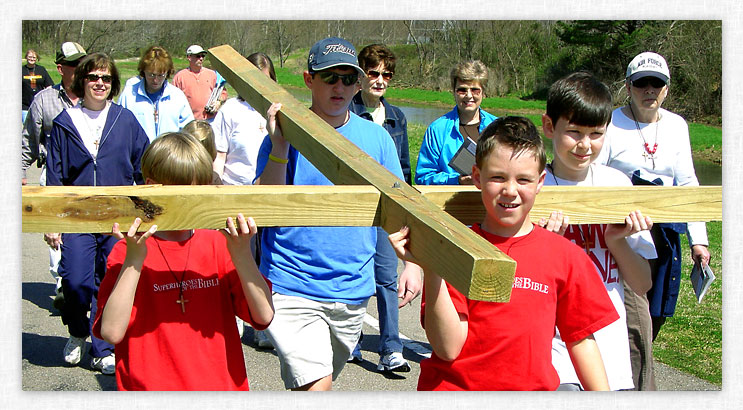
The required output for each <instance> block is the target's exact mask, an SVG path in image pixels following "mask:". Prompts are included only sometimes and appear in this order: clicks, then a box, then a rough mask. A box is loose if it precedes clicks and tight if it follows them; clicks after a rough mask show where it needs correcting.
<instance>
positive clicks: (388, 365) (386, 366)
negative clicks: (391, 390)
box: [377, 352, 410, 372]
mask: <svg viewBox="0 0 743 410" xmlns="http://www.w3.org/2000/svg"><path fill="white" fill-rule="evenodd" d="M377 371H379V372H409V371H410V365H409V364H408V362H407V360H405V359H404V358H403V357H402V353H400V352H392V353H388V354H386V355H384V356H382V357H380V358H379V364H378V365H377Z"/></svg>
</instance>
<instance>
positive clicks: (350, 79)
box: [315, 71, 359, 87]
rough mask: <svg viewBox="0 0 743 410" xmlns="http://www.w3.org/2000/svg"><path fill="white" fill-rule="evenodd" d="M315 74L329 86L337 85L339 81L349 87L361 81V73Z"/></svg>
mask: <svg viewBox="0 0 743 410" xmlns="http://www.w3.org/2000/svg"><path fill="white" fill-rule="evenodd" d="M315 74H317V75H319V76H320V79H321V80H322V81H323V82H324V83H325V84H328V85H333V84H335V83H337V82H338V80H339V79H340V80H341V81H342V82H343V85H345V86H346V87H348V86H349V85H354V84H356V82H357V81H359V73H351V74H337V73H334V72H332V71H319V72H317V73H315Z"/></svg>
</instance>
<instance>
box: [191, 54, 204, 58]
mask: <svg viewBox="0 0 743 410" xmlns="http://www.w3.org/2000/svg"><path fill="white" fill-rule="evenodd" d="M191 57H196V58H204V57H206V54H191Z"/></svg>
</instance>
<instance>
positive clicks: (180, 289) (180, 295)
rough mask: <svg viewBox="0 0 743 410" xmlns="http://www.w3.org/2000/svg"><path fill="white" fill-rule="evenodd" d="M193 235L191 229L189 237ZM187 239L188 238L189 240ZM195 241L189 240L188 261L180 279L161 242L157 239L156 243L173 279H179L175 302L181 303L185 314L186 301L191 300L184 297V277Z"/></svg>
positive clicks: (184, 265)
mask: <svg viewBox="0 0 743 410" xmlns="http://www.w3.org/2000/svg"><path fill="white" fill-rule="evenodd" d="M192 237H193V231H191V234H190V236H189V237H188V239H191V238H192ZM188 239H187V240H188ZM192 243H193V241H190V240H189V241H188V252H187V253H186V263H185V264H183V273H181V279H180V280H178V277H177V276H175V273H174V272H173V269H171V268H170V263H169V262H168V258H166V257H165V253H164V252H163V250H162V248H161V247H160V242H159V241H158V240H157V239H155V245H157V249H159V250H160V254H161V255H162V256H163V260H164V261H165V265H166V266H167V267H168V270H169V271H170V274H171V275H173V279H175V280H177V281H178V299H176V301H175V303H178V304H179V305H181V312H182V313H183V314H184V315H185V314H186V303H187V302H189V300H188V299H184V298H183V279H185V278H186V267H187V266H188V259H189V257H190V256H191V244H192Z"/></svg>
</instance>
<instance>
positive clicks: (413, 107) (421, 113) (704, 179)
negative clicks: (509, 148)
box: [289, 88, 722, 185]
mask: <svg viewBox="0 0 743 410" xmlns="http://www.w3.org/2000/svg"><path fill="white" fill-rule="evenodd" d="M289 92H290V93H291V94H292V95H293V96H294V98H296V99H298V100H299V101H302V102H305V103H309V102H310V92H309V90H308V89H295V88H292V89H289ZM397 107H399V108H400V109H401V110H402V112H403V114H405V118H407V119H408V122H410V123H416V124H430V123H432V122H433V121H434V120H435V119H436V118H439V117H440V116H442V115H444V114H446V113H447V112H449V111H451V109H452V108H453V107H454V102H453V101H452V106H451V107H446V108H444V107H432V106H430V105H417V104H408V103H406V104H405V105H402V104H400V105H397ZM551 148H552V147H551V146H548V150H551ZM694 170H695V171H696V173H697V179H699V184H700V185H722V166H721V165H718V164H715V163H714V162H710V161H701V160H700V161H694Z"/></svg>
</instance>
